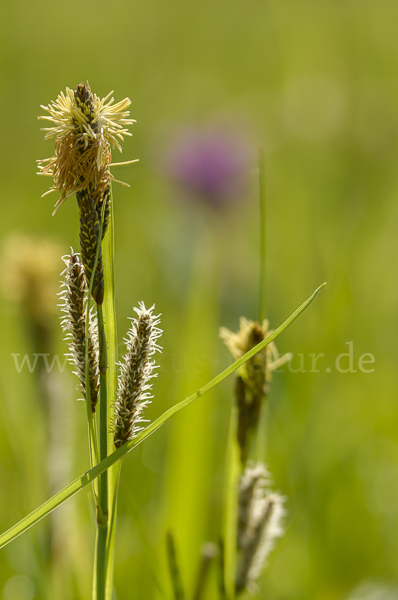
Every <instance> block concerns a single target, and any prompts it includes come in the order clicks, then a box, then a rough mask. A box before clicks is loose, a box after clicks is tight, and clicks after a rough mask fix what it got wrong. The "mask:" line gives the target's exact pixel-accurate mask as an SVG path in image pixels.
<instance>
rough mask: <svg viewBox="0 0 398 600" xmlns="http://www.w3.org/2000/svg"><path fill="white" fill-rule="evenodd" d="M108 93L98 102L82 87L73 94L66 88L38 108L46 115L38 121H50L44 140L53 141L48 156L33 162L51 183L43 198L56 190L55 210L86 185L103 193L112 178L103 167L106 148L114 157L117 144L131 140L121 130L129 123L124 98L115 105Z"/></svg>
mask: <svg viewBox="0 0 398 600" xmlns="http://www.w3.org/2000/svg"><path fill="white" fill-rule="evenodd" d="M112 93H113V92H110V93H109V94H108V95H107V96H105V98H99V97H98V96H97V95H96V94H93V93H92V92H91V90H90V86H89V85H88V83H87V84H86V85H85V84H83V83H81V84H79V85H78V86H77V88H76V90H75V91H73V90H71V89H69V88H66V92H65V93H63V92H61V93H60V94H59V96H58V98H57V99H56V100H55V101H52V102H51V103H50V104H49V105H48V106H42V108H43V109H44V110H46V111H47V112H48V115H42V116H40V117H39V119H44V120H47V121H50V122H51V123H52V124H53V125H52V127H46V128H44V129H43V131H45V132H46V136H45V139H50V138H54V137H55V153H54V156H52V157H50V158H46V159H43V160H39V161H38V163H39V174H41V175H47V176H49V177H52V178H53V186H52V187H51V188H50V190H49V191H48V192H46V193H49V192H52V191H55V190H58V191H59V192H60V198H59V200H58V202H57V203H56V205H55V210H57V209H58V207H59V206H60V205H61V204H62V203H63V202H64V201H65V200H66V199H67V198H68V197H69V196H71V195H72V194H74V193H75V192H77V191H79V190H81V189H84V188H86V187H88V186H90V187H91V188H92V189H94V188H95V189H97V190H98V189H101V188H103V189H105V188H106V187H107V186H108V185H109V180H110V179H113V177H112V175H111V173H110V171H109V166H110V162H111V149H114V148H117V149H118V150H119V151H120V152H121V151H122V147H121V144H120V141H123V139H124V136H127V135H131V133H130V132H129V131H128V130H127V126H129V125H131V124H132V123H134V122H135V121H134V120H133V119H130V118H129V114H130V113H129V111H128V110H127V109H128V107H129V106H130V104H131V101H130V99H129V98H125V99H124V100H121V101H120V102H117V103H115V101H114V98H113V97H111V95H112Z"/></svg>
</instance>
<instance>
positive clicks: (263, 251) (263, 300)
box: [258, 148, 267, 323]
mask: <svg viewBox="0 0 398 600" xmlns="http://www.w3.org/2000/svg"><path fill="white" fill-rule="evenodd" d="M258 166H259V191H260V310H259V314H260V323H262V322H263V320H264V319H265V316H266V313H267V272H266V269H267V260H266V259H267V243H266V242H267V239H266V236H267V232H266V225H267V220H266V218H267V214H266V195H265V166H264V150H263V148H260V151H259V161H258Z"/></svg>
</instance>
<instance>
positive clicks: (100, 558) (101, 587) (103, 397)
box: [95, 305, 108, 600]
mask: <svg viewBox="0 0 398 600" xmlns="http://www.w3.org/2000/svg"><path fill="white" fill-rule="evenodd" d="M97 316H98V337H99V371H100V400H99V456H100V461H102V460H105V459H106V457H107V456H108V394H107V389H106V370H107V363H108V360H107V351H106V337H105V328H104V317H103V313H102V306H99V305H97ZM98 487H99V491H98V506H97V527H98V531H97V539H96V553H95V556H96V568H95V579H96V587H95V589H96V600H105V589H106V563H107V538H108V471H104V473H102V475H101V476H100V478H99V486H98Z"/></svg>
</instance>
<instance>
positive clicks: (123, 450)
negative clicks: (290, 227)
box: [0, 283, 326, 548]
mask: <svg viewBox="0 0 398 600" xmlns="http://www.w3.org/2000/svg"><path fill="white" fill-rule="evenodd" d="M325 285H326V284H325V283H323V284H322V285H320V286H319V287H318V288H317V289H316V290H315V292H313V294H311V296H310V297H309V298H307V300H306V301H305V302H303V304H301V306H299V308H297V309H296V310H295V311H294V312H293V313H292V314H291V315H290V317H289V318H288V319H286V321H284V322H283V323H282V325H280V326H279V327H278V328H277V329H275V331H274V332H273V333H272V334H270V335H269V336H268V337H267V338H266V339H265V340H263V341H261V342H260V343H259V344H257V346H254V348H252V349H251V350H249V352H246V354H244V355H243V356H242V357H241V358H238V360H236V361H235V362H234V363H232V365H229V366H228V367H227V368H226V369H224V370H223V371H221V373H219V374H218V375H216V377H214V378H213V379H211V380H210V381H208V382H207V383H206V384H205V385H204V386H202V387H201V388H200V389H199V390H197V391H196V392H195V393H193V394H191V395H190V396H188V398H185V399H184V400H181V402H178V403H177V404H175V405H174V406H172V407H171V408H169V409H168V410H166V411H165V412H164V413H163V414H162V415H161V416H160V417H158V418H157V419H156V420H155V421H153V422H152V423H150V424H149V425H148V427H146V428H145V429H143V430H142V431H140V432H139V433H138V434H137V435H136V437H135V438H133V439H132V440H129V441H127V442H126V443H124V444H123V445H122V446H120V448H118V449H117V450H115V452H112V454H110V455H109V456H107V458H106V459H105V460H103V461H101V462H100V463H99V464H97V465H96V466H95V467H93V468H92V469H90V470H89V471H87V472H86V473H84V474H83V475H81V476H80V477H78V478H77V479H75V480H74V481H72V482H71V483H70V484H69V485H67V486H66V487H65V488H63V489H62V490H61V491H60V492H58V493H57V494H55V495H54V496H52V497H51V498H50V499H49V500H47V501H46V502H44V503H43V504H42V505H41V506H39V507H38V508H36V509H35V510H34V511H32V512H31V513H30V514H29V515H27V516H26V517H24V518H23V519H21V520H20V521H18V523H16V524H15V525H13V526H12V527H10V528H9V529H8V530H7V531H5V532H4V533H3V534H2V535H0V548H1V547H3V546H5V545H6V544H8V543H9V542H11V541H12V540H14V539H15V538H16V537H18V536H19V535H21V534H22V533H24V532H25V531H26V530H27V529H29V528H30V527H32V525H35V524H36V523H37V522H38V521H40V520H41V519H43V518H44V517H46V516H47V515H48V514H50V513H51V512H52V511H53V510H54V509H55V508H57V507H58V506H60V505H61V504H63V503H64V502H65V501H66V500H68V499H69V498H71V497H72V496H74V495H75V494H76V493H77V492H79V491H80V490H82V489H83V488H84V487H85V486H86V485H88V484H89V483H91V482H92V481H94V480H95V479H96V478H97V477H99V476H100V475H101V474H102V473H104V472H105V471H106V470H107V469H109V468H110V467H111V466H112V465H114V464H115V463H117V461H119V460H120V459H121V458H123V456H125V455H126V454H127V453H128V452H131V450H133V448H135V447H136V446H138V445H139V444H140V443H141V442H143V441H144V440H145V439H146V438H148V437H149V436H150V435H152V434H153V433H154V432H155V431H157V430H158V429H159V428H160V427H161V426H162V425H164V423H165V422H166V421H168V420H169V419H170V418H171V417H172V416H173V415H175V414H176V413H177V412H178V411H180V410H181V409H183V408H185V407H186V406H188V405H189V404H191V403H192V402H195V400H198V398H200V397H201V396H203V395H204V394H206V393H207V392H208V391H210V390H211V389H212V388H213V387H214V386H216V385H218V384H219V383H220V382H221V381H223V380H224V379H225V378H226V377H228V375H231V373H233V372H234V371H236V370H237V369H239V367H240V366H242V365H243V364H244V363H245V362H246V361H247V360H249V358H251V357H252V356H254V355H255V354H257V352H259V351H260V350H261V349H262V348H265V346H266V345H267V344H269V343H270V342H272V341H273V340H275V339H276V338H277V337H278V336H279V335H280V334H281V333H282V332H283V331H284V330H285V329H286V328H287V327H288V326H289V325H291V323H293V321H295V320H296V319H297V317H298V316H299V315H300V314H301V313H302V312H303V311H304V310H305V309H306V308H307V307H308V306H309V305H310V304H311V302H312V301H313V300H314V299H315V298H316V296H317V295H318V294H319V292H320V291H321V289H322V288H323V287H324V286H325Z"/></svg>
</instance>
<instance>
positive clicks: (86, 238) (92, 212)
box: [76, 189, 104, 304]
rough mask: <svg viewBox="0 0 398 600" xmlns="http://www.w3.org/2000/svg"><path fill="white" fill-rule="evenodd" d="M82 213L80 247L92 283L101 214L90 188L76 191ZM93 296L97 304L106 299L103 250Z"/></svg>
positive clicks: (88, 282) (85, 268)
mask: <svg viewBox="0 0 398 600" xmlns="http://www.w3.org/2000/svg"><path fill="white" fill-rule="evenodd" d="M76 198H77V203H78V206H79V213H80V248H81V253H82V261H83V265H84V271H85V274H86V278H87V284H88V285H90V279H91V274H92V272H93V267H94V263H95V257H96V253H97V246H98V238H99V234H100V226H101V216H100V214H98V210H97V208H96V205H95V200H94V198H93V197H92V195H91V194H90V192H89V190H88V189H84V190H81V191H80V192H77V193H76ZM92 296H93V298H94V300H95V301H96V302H97V304H102V302H103V300H104V272H103V265H102V250H101V248H100V250H99V255H98V262H97V268H96V270H95V275H94V282H93V289H92Z"/></svg>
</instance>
